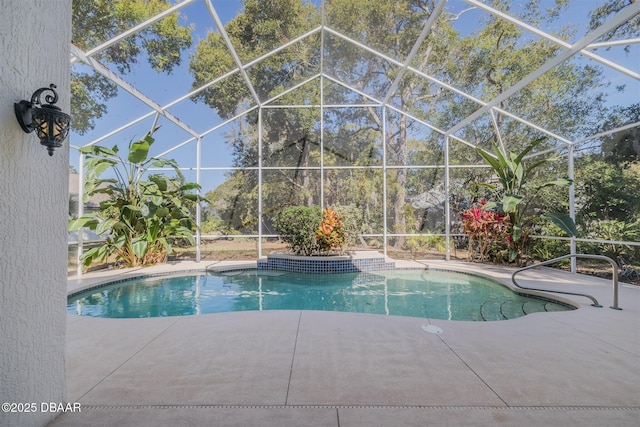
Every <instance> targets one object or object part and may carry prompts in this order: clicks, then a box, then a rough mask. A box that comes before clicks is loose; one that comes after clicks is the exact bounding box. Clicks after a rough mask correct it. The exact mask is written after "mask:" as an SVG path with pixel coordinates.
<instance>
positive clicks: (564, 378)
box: [50, 260, 640, 427]
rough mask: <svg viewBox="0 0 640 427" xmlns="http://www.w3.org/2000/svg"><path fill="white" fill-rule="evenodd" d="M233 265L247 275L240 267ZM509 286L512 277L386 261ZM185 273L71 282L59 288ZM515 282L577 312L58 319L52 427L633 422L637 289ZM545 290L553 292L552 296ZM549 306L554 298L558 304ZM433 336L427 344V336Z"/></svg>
mask: <svg viewBox="0 0 640 427" xmlns="http://www.w3.org/2000/svg"><path fill="white" fill-rule="evenodd" d="M240 264H241V265H248V266H251V265H253V266H255V262H254V263H249V262H243V263H240ZM396 264H397V266H398V267H401V266H419V265H427V266H429V267H431V268H441V269H451V270H462V271H472V272H476V273H482V274H485V275H490V276H492V277H495V278H497V279H499V280H501V281H504V282H505V283H507V282H510V277H511V273H512V271H513V270H511V269H508V268H504V267H498V266H487V265H480V264H468V263H462V262H448V263H447V262H444V261H433V260H426V261H422V262H420V263H413V262H403V261H396ZM212 265H215V266H223V265H239V263H232V262H226V263H222V262H220V263H215V262H210V261H203V262H200V263H193V262H181V263H175V264H166V265H162V266H156V267H152V268H145V269H144V270H141V269H137V270H136V269H133V270H117V271H105V272H97V273H91V274H86V275H83V276H82V277H81V278H80V279H77V278H70V280H69V287H68V290H69V291H70V292H72V291H74V290H77V289H80V288H85V287H90V286H93V285H94V284H97V283H100V282H105V281H107V279H108V280H114V279H117V278H123V277H127V276H138V275H142V274H149V273H155V272H165V271H182V270H193V269H205V268H207V266H212ZM520 277H522V280H521V283H522V284H523V285H525V286H532V287H541V288H545V289H557V290H565V291H569V292H586V293H589V294H591V295H593V296H595V297H596V298H597V299H598V300H599V302H600V303H601V304H602V305H603V306H604V307H603V308H596V307H591V306H590V303H591V301H589V300H588V299H586V298H584V297H573V296H571V297H569V296H563V299H567V300H571V301H573V302H575V303H577V304H579V305H580V308H579V309H578V310H574V311H568V312H549V313H535V314H530V315H527V316H524V317H521V318H518V319H513V320H506V321H495V322H461V321H446V320H438V319H423V318H413V317H397V316H382V315H369V314H355V313H336V312H316V311H257V312H236V313H220V314H207V315H201V316H186V317H165V318H152V319H96V318H89V317H78V316H73V315H69V316H68V319H67V353H66V361H67V384H68V396H67V399H68V401H69V402H79V403H81V412H80V413H77V412H76V413H66V414H62V415H60V416H59V417H58V418H57V419H56V420H54V421H53V422H52V423H51V424H50V425H51V426H56V427H57V426H65V427H73V426H91V427H95V426H113V425H117V426H177V425H180V426H186V425H194V426H196V425H197V426H200V425H202V426H205V425H207V426H243V427H246V426H261V427H269V426H277V427H284V426H305V427H306V426H331V427H350V426H427V425H433V426H467V425H473V426H495V425H498V426H545V427H548V426H556V425H562V426H563V427H565V426H591V425H608V426H637V425H639V424H640V287H637V286H632V285H626V284H621V285H620V289H619V306H620V307H622V309H623V310H621V311H618V310H612V309H610V308H609V306H610V305H612V301H613V289H612V285H611V281H610V280H609V281H607V280H601V279H596V278H593V277H589V276H583V275H574V274H570V273H566V272H562V271H558V270H552V269H548V268H541V269H534V270H530V271H527V272H524V273H522V275H521V276H520ZM552 295H553V294H552ZM555 297H556V298H557V295H556V296H555ZM426 324H432V325H435V326H438V327H439V328H441V329H442V333H440V334H434V333H429V332H426V331H425V330H423V328H422V326H424V325H426Z"/></svg>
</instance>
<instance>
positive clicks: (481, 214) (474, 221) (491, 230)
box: [460, 200, 509, 261]
mask: <svg viewBox="0 0 640 427" xmlns="http://www.w3.org/2000/svg"><path fill="white" fill-rule="evenodd" d="M485 205H486V201H484V200H483V201H482V202H480V206H472V207H471V208H469V209H466V210H464V211H462V213H461V214H460V215H461V216H462V230H463V232H464V233H466V234H467V235H468V236H469V254H468V259H469V261H471V260H472V259H473V258H474V255H476V254H477V257H478V259H480V260H486V259H487V258H488V255H489V249H490V248H491V245H492V244H494V243H496V242H505V238H506V232H507V229H508V227H509V222H508V220H507V218H506V217H505V216H503V215H501V214H500V213H498V212H495V211H491V210H487V209H484V206H485Z"/></svg>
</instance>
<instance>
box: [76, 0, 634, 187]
mask: <svg viewBox="0 0 640 427" xmlns="http://www.w3.org/2000/svg"><path fill="white" fill-rule="evenodd" d="M551 2H553V0H541V7H547V6H548V5H549V4H550V3H551ZM314 3H315V4H316V5H318V4H319V3H320V0H315V1H314ZM514 3H515V2H514ZM601 3H602V2H601V1H596V0H573V1H572V2H571V5H570V8H569V9H568V11H567V13H566V14H564V15H563V16H561V18H560V19H559V20H558V22H555V23H542V24H540V28H541V29H542V30H544V31H551V32H552V31H554V30H557V28H558V27H557V26H558V25H564V24H571V25H574V26H575V27H576V30H577V33H576V36H575V37H574V39H573V40H570V41H574V40H576V39H578V38H580V37H581V36H582V35H584V33H585V32H586V29H587V27H586V25H587V23H588V15H587V13H588V11H589V10H591V9H593V8H595V7H596V6H597V5H599V4H601ZM516 4H518V3H516ZM213 5H214V7H215V9H216V12H217V14H218V16H219V17H220V19H221V21H222V22H223V24H226V23H227V22H228V21H230V20H231V19H233V18H234V17H235V16H236V15H237V14H238V13H239V12H240V11H241V10H242V2H240V1H236V0H213ZM446 7H447V11H449V12H451V13H453V14H457V13H459V12H461V11H463V10H467V9H468V8H469V7H470V6H469V5H468V4H467V3H464V2H462V1H459V0H453V1H450V2H448V3H447V6H446ZM515 7H517V6H515ZM181 14H182V15H183V18H184V20H183V23H189V24H191V25H193V26H194V31H193V33H192V37H193V44H192V46H191V48H190V49H189V50H188V51H187V52H185V54H183V60H182V63H181V65H180V66H179V67H178V68H177V69H175V70H174V71H173V73H172V74H171V75H168V76H167V75H162V74H158V73H156V72H155V71H153V70H151V69H150V67H149V66H148V64H146V62H145V61H140V62H139V63H138V64H137V65H136V66H135V67H133V72H131V73H129V74H127V75H124V76H122V77H123V78H124V79H125V80H126V81H127V82H129V83H130V84H132V85H133V86H135V87H136V88H137V89H138V90H140V91H141V92H142V93H143V94H145V95H146V96H148V97H150V98H151V99H153V100H154V101H155V102H157V103H158V104H160V105H163V106H164V105H167V104H168V103H170V102H172V101H174V100H175V99H177V98H179V97H181V96H183V95H185V94H186V93H188V92H189V91H190V90H191V84H192V77H191V74H190V73H189V68H188V67H189V56H190V55H191V54H192V53H193V52H194V51H195V48H196V46H197V45H198V42H199V41H200V40H201V39H203V38H205V37H206V34H207V32H208V31H209V30H211V29H214V28H215V23H214V21H213V20H212V19H211V17H210V15H209V13H208V11H207V9H206V7H205V6H204V3H203V2H202V1H200V0H196V1H195V2H194V3H193V4H191V5H189V6H186V7H185V8H183V9H182V10H181ZM485 16H486V13H485V12H483V11H480V10H479V9H475V10H468V11H467V12H465V13H464V14H463V15H461V18H460V19H459V20H458V21H457V22H456V24H455V25H456V28H457V30H458V31H460V33H462V34H463V35H464V34H465V33H470V32H473V30H474V29H475V28H477V26H478V22H479V21H480V20H481V19H482V18H483V17H485ZM639 36H640V35H639ZM596 53H597V54H598V55H601V56H603V57H605V58H607V59H610V60H613V61H618V62H621V63H623V64H624V65H625V66H626V67H627V68H630V69H632V70H634V71H635V72H640V59H638V58H640V45H638V44H636V45H634V46H633V51H632V53H631V54H630V55H627V54H625V53H624V52H623V49H622V47H615V48H611V49H609V50H604V49H599V50H597V52H596ZM75 67H78V69H83V67H84V66H82V65H76V66H75ZM605 70H607V73H609V71H610V70H609V69H606V68H605ZM114 71H115V70H114ZM609 75H610V78H611V81H612V85H614V86H615V85H617V84H627V91H626V92H625V94H624V95H623V96H621V95H620V94H617V95H616V96H612V97H610V99H609V101H610V102H612V103H616V104H621V105H628V104H630V103H633V102H638V99H640V89H639V88H640V85H639V84H638V81H637V80H633V79H631V78H629V77H626V76H624V75H621V74H620V73H617V72H610V73H609ZM148 111H149V109H148V108H147V107H146V106H145V105H143V104H142V103H140V102H139V101H138V100H137V99H135V98H134V97H133V96H131V95H129V94H127V93H126V92H125V91H123V90H120V91H119V95H118V97H116V98H114V99H113V100H111V101H109V102H108V113H107V114H106V115H105V116H104V117H103V118H102V119H100V120H99V121H98V123H97V125H96V128H95V129H94V130H93V131H90V132H88V133H87V134H85V135H78V134H77V133H72V134H71V136H70V143H71V145H72V146H76V147H77V146H83V145H85V144H88V143H91V142H92V141H95V139H96V138H99V137H101V136H102V135H104V134H105V133H108V132H111V131H113V130H114V129H117V128H119V127H121V126H124V125H125V124H128V123H130V122H131V121H133V120H135V119H137V118H139V117H141V116H143V115H144V114H146V113H147V112H148ZM168 111H169V112H171V113H172V114H174V115H175V116H177V117H178V118H180V119H182V120H183V121H184V122H185V123H187V124H189V125H190V126H191V127H192V128H193V129H194V130H196V131H197V132H203V131H205V130H207V129H210V128H211V127H212V126H215V125H216V124H219V123H220V122H221V119H220V118H219V117H218V116H217V114H215V111H213V110H212V109H210V108H209V107H206V106H205V105H204V104H202V103H198V104H196V103H194V102H192V101H190V100H185V101H183V102H181V103H180V104H178V105H176V106H174V107H172V108H170V109H169V110H168ZM160 124H161V126H162V127H161V130H160V131H159V132H158V133H157V134H156V136H157V137H158V140H157V142H156V143H155V144H154V145H155V147H156V149H155V151H153V150H152V152H153V153H154V154H159V153H160V152H162V151H164V150H165V149H166V148H168V147H172V146H175V145H178V144H181V143H185V142H186V141H188V140H189V139H190V138H191V136H190V135H189V134H188V133H186V132H185V131H184V130H182V129H180V128H178V127H177V126H175V125H174V124H172V123H170V122H168V121H166V120H161V122H160ZM151 125H152V120H151V119H146V120H144V121H142V122H140V123H139V124H138V125H135V126H132V127H131V128H128V129H127V130H126V131H122V132H119V133H117V134H116V135H114V136H113V137H110V138H109V139H108V140H106V141H104V142H101V143H100V144H101V145H107V146H112V145H114V144H118V145H119V146H120V147H121V148H125V147H126V145H127V144H128V143H129V141H131V140H132V139H138V138H140V137H142V136H143V135H144V134H145V133H146V132H147V131H148V130H149V129H150V128H151ZM230 129H231V125H229V126H226V127H224V128H223V129H221V130H220V131H218V132H214V133H212V134H210V135H208V136H207V137H205V138H204V139H203V145H202V147H203V148H202V158H203V159H206V160H203V166H208V167H212V168H216V167H223V166H231V165H232V159H231V155H230V152H229V150H228V146H227V144H225V143H224V142H223V141H224V133H225V132H226V131H229V130H230ZM167 157H168V158H173V159H176V160H177V161H178V162H179V164H180V165H181V166H184V167H192V168H195V166H196V161H195V159H196V144H195V143H194V142H191V143H186V144H184V146H182V147H180V148H178V149H176V150H175V151H172V152H171V153H170V154H168V155H167ZM78 162H79V157H78V153H77V151H76V150H71V154H70V164H71V165H72V166H73V167H74V168H75V169H76V170H77V169H78ZM205 162H206V164H205ZM185 174H186V176H187V179H189V180H192V181H195V172H194V171H191V172H190V171H185ZM223 180H224V171H219V170H206V171H204V172H203V182H204V181H206V182H208V183H209V184H208V185H207V187H210V188H205V191H207V190H210V189H212V188H213V187H214V186H215V185H217V184H219V183H221V182H222V181H223Z"/></svg>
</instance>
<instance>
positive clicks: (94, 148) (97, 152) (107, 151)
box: [80, 145, 118, 157]
mask: <svg viewBox="0 0 640 427" xmlns="http://www.w3.org/2000/svg"><path fill="white" fill-rule="evenodd" d="M80 152H81V153H83V154H93V155H94V156H113V157H118V151H117V147H114V149H111V148H107V147H102V146H100V145H89V146H85V147H82V148H80Z"/></svg>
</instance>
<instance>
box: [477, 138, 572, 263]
mask: <svg viewBox="0 0 640 427" xmlns="http://www.w3.org/2000/svg"><path fill="white" fill-rule="evenodd" d="M545 139H546V138H540V139H536V140H534V141H532V142H531V143H529V145H528V146H527V147H525V149H524V150H522V152H520V153H518V154H516V153H513V152H510V153H509V154H508V155H505V154H503V153H502V151H501V150H500V148H499V147H498V146H497V145H494V147H493V148H494V150H493V151H494V154H491V153H489V152H488V151H485V150H483V149H482V148H479V147H478V148H477V151H478V154H480V156H482V158H483V159H484V160H485V161H486V162H487V163H488V164H489V165H490V166H491V167H492V168H493V171H494V173H495V174H496V176H497V178H498V183H499V184H500V185H499V186H496V185H492V184H479V185H483V186H486V187H489V188H491V189H493V190H496V196H497V198H498V201H497V202H491V203H487V204H485V205H484V208H485V209H493V208H497V209H498V211H500V212H501V213H503V214H504V215H505V216H506V217H507V218H508V230H507V240H508V244H509V262H513V261H515V260H516V259H517V258H518V257H520V256H522V254H523V251H524V249H525V247H526V245H527V241H528V240H527V237H528V230H527V228H528V226H529V225H530V224H529V223H530V220H531V218H530V217H529V215H530V213H529V212H528V208H529V204H530V203H531V201H533V200H535V198H536V195H537V194H538V192H539V191H540V190H542V189H543V188H545V187H549V186H557V187H568V186H569V185H571V183H572V182H573V181H571V180H570V179H568V178H558V179H555V180H553V181H549V182H545V183H544V184H542V185H538V186H535V187H533V189H532V190H529V189H528V186H527V183H528V180H529V178H530V177H531V174H532V172H533V171H534V170H535V169H537V168H538V167H540V166H542V165H544V164H546V163H549V162H551V161H553V160H554V158H552V157H545V158H543V159H541V160H538V161H536V162H534V163H532V164H530V165H526V166H525V161H524V160H525V156H526V155H527V154H529V153H530V152H531V150H533V149H534V148H535V147H536V146H537V145H538V144H540V143H541V142H542V141H544V140H545ZM542 218H544V219H549V220H551V221H552V222H553V223H554V224H556V225H557V226H558V227H560V229H561V230H562V231H563V232H565V233H566V234H567V235H569V236H575V235H576V228H575V224H574V222H573V220H572V219H571V218H570V217H568V216H567V215H565V214H562V213H549V214H546V215H543V216H542Z"/></svg>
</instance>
